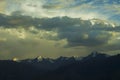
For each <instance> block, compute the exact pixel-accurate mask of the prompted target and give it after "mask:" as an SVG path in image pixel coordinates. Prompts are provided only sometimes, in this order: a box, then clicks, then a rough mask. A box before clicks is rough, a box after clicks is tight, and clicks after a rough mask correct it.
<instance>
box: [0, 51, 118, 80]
mask: <svg viewBox="0 0 120 80" xmlns="http://www.w3.org/2000/svg"><path fill="white" fill-rule="evenodd" d="M0 80H120V54H117V55H113V56H109V55H106V54H103V53H98V52H92V53H91V54H89V55H88V56H86V57H83V58H76V57H59V58H57V59H50V58H42V57H37V58H35V59H25V60H16V61H14V60H0Z"/></svg>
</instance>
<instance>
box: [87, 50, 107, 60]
mask: <svg viewBox="0 0 120 80" xmlns="http://www.w3.org/2000/svg"><path fill="white" fill-rule="evenodd" d="M88 57H93V58H95V57H109V55H107V54H104V53H100V52H97V51H94V52H91V54H89V55H88Z"/></svg>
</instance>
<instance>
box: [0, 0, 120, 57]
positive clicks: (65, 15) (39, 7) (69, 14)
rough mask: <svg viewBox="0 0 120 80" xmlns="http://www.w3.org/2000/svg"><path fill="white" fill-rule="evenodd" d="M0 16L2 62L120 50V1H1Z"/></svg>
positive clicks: (0, 55)
mask: <svg viewBox="0 0 120 80" xmlns="http://www.w3.org/2000/svg"><path fill="white" fill-rule="evenodd" d="M0 13H2V14H0V59H8V58H9V59H10V58H13V57H18V58H20V59H23V58H28V57H36V56H39V55H41V56H44V57H53V58H55V57H58V56H84V55H86V54H88V53H89V52H91V51H95V50H96V51H101V52H111V51H112V52H114V51H117V52H118V51H119V47H120V43H119V40H120V26H119V24H120V23H119V21H120V2H119V0H0Z"/></svg>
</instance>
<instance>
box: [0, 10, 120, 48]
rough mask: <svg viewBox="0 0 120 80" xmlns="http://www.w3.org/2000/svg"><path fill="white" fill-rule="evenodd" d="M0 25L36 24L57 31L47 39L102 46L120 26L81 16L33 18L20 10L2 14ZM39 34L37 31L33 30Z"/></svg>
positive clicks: (78, 44) (27, 25)
mask: <svg viewBox="0 0 120 80" xmlns="http://www.w3.org/2000/svg"><path fill="white" fill-rule="evenodd" d="M0 17H1V18H0V25H1V26H4V27H11V28H13V27H14V28H17V27H24V28H26V29H28V28H29V27H31V26H34V27H35V28H37V29H43V30H46V31H55V32H57V33H58V35H57V38H56V37H55V38H51V36H46V37H44V38H46V39H52V40H62V39H66V40H67V42H68V45H67V46H68V47H72V46H87V47H90V46H91V47H93V46H102V45H105V44H108V41H109V40H111V38H112V37H113V35H112V33H110V32H119V29H120V27H119V26H116V27H115V25H112V24H110V23H108V22H106V21H103V20H99V19H93V20H81V19H80V18H69V17H66V16H65V17H54V18H40V19H39V18H32V17H30V16H22V15H20V14H19V13H18V12H15V13H13V15H12V16H6V15H0ZM31 32H32V33H33V34H37V32H35V31H31Z"/></svg>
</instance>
